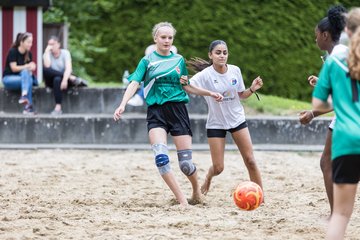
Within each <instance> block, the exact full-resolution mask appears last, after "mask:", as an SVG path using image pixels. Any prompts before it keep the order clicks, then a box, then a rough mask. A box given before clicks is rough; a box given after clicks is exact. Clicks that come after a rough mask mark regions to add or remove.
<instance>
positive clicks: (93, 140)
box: [0, 113, 331, 145]
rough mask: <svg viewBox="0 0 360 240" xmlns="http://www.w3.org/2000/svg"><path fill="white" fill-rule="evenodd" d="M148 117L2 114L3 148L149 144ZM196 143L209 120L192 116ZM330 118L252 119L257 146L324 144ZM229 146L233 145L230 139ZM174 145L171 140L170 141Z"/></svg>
mask: <svg viewBox="0 0 360 240" xmlns="http://www.w3.org/2000/svg"><path fill="white" fill-rule="evenodd" d="M145 118H146V116H145V114H141V113H127V114H124V117H123V119H122V120H121V121H119V122H114V120H113V119H112V114H64V115H61V116H59V117H53V116H51V115H49V114H39V115H35V116H24V115H22V114H0V144H70V145H71V144H74V145H78V144H103V145H104V144H110V145H111V144H147V143H148V137H147V128H146V120H145ZM190 119H191V125H192V131H193V143H194V144H206V143H207V138H206V130H205V123H206V116H205V115H202V114H190ZM330 120H331V119H330V118H319V119H315V120H314V121H313V122H312V123H311V124H309V125H307V126H303V125H300V124H299V121H298V119H297V118H295V117H262V118H254V117H248V118H247V121H248V125H249V130H250V133H251V137H252V141H253V143H254V144H277V145H279V144H294V145H297V144H300V145H322V144H324V140H325V135H326V131H327V129H328V125H329V123H330ZM227 142H228V143H232V140H231V138H230V135H229V134H228V135H227ZM169 143H171V138H169Z"/></svg>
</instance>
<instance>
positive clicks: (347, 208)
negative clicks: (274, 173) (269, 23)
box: [312, 8, 360, 240]
mask: <svg viewBox="0 0 360 240" xmlns="http://www.w3.org/2000/svg"><path fill="white" fill-rule="evenodd" d="M359 26H360V8H355V9H353V10H351V11H350V12H349V14H348V15H347V20H346V32H347V33H348V35H349V38H350V49H349V55H348V56H347V54H344V53H341V54H335V55H333V56H330V57H329V58H328V59H327V60H326V62H325V63H324V65H323V67H322V69H321V72H320V76H319V80H318V82H317V84H316V86H315V90H314V92H313V101H312V102H313V107H314V109H315V110H320V111H322V110H327V109H331V108H332V107H333V108H334V110H335V113H336V117H337V119H336V122H335V126H334V130H333V138H332V146H331V159H332V179H333V187H334V206H333V213H332V215H331V219H330V223H329V226H328V230H327V233H326V239H328V240H331V239H336V240H339V239H343V238H344V235H345V230H346V227H347V224H348V222H349V219H350V216H351V214H352V211H353V207H354V202H355V195H356V190H357V185H358V182H359V180H360V120H359V119H360V101H359V98H360V94H359V89H360V27H359ZM330 95H331V97H332V101H331V100H329V96H330Z"/></svg>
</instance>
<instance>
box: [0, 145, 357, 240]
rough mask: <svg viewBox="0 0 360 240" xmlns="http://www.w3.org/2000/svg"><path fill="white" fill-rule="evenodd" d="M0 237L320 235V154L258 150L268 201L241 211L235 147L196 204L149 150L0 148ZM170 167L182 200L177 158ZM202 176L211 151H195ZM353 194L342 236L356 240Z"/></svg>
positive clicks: (243, 174) (241, 174) (241, 173)
mask: <svg viewBox="0 0 360 240" xmlns="http://www.w3.org/2000/svg"><path fill="white" fill-rule="evenodd" d="M0 156H1V159H0V239H149V240H150V239H152V240H155V239H251V240H254V239H274V240H275V239H276V240H279V239H287V240H290V239H291V240H293V239H307V240H309V239H316V240H317V239H323V238H324V235H325V230H326V221H325V219H326V217H327V216H328V214H329V206H328V202H327V199H326V194H325V190H324V187H323V180H322V175H321V171H320V167H319V158H320V153H289V152H255V156H256V159H257V161H258V164H259V167H260V170H261V172H262V177H263V184H264V190H265V201H266V203H265V204H264V205H262V206H261V207H260V208H258V209H256V210H254V211H251V212H245V211H241V210H239V209H237V208H236V207H235V205H234V204H233V202H232V198H231V197H230V194H231V190H232V189H233V188H234V187H235V186H236V185H237V184H238V183H240V182H241V181H244V180H247V179H248V174H247V171H246V169H245V167H244V164H243V161H242V159H241V157H240V156H239V154H238V153H237V152H233V151H228V152H226V156H225V170H224V172H223V173H222V174H221V175H220V176H218V177H215V178H214V179H213V184H212V187H211V189H210V192H209V193H208V195H207V196H206V198H205V201H204V203H203V204H200V205H196V206H189V207H188V208H186V209H183V208H181V207H179V206H178V205H174V204H173V196H172V194H171V192H170V190H169V189H168V188H167V186H166V185H165V183H164V182H163V180H162V179H161V177H160V176H159V174H158V172H157V169H156V167H155V165H154V163H153V162H154V160H153V155H152V152H150V151H89V150H17V151H16V150H1V151H0ZM170 157H171V164H172V169H173V171H174V173H175V175H176V177H177V179H178V181H179V182H180V183H181V185H182V187H183V191H184V192H185V193H186V195H187V196H188V197H190V195H191V188H190V183H189V182H188V181H187V179H186V178H185V177H184V176H183V175H182V174H181V172H180V170H179V167H178V165H177V160H176V154H175V153H174V152H173V151H172V152H171V153H170ZM193 158H194V161H195V163H196V164H197V167H198V170H199V180H200V182H202V181H203V180H204V177H205V173H206V171H207V168H208V167H209V166H210V162H211V160H210V154H209V153H208V152H206V151H205V152H200V151H198V152H194V154H193ZM359 196H360V194H359V193H358V195H357V202H356V203H355V209H354V213H353V216H352V218H351V221H350V223H349V226H348V229H347V233H346V239H352V240H353V239H360V206H359V204H360V197H359Z"/></svg>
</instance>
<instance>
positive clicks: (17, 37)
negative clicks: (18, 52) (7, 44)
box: [11, 33, 23, 48]
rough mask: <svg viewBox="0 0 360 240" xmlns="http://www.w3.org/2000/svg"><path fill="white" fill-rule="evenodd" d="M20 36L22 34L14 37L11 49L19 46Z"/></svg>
mask: <svg viewBox="0 0 360 240" xmlns="http://www.w3.org/2000/svg"><path fill="white" fill-rule="evenodd" d="M22 35H23V33H18V34H17V35H16V39H15V42H13V44H12V45H11V47H12V48H18V47H19V46H20V42H21V38H22Z"/></svg>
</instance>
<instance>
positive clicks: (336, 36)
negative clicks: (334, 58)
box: [299, 6, 348, 215]
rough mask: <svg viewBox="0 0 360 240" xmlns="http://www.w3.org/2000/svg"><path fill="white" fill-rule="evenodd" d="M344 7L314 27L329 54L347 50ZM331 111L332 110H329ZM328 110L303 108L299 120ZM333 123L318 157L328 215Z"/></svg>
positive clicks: (314, 79) (312, 82)
mask: <svg viewBox="0 0 360 240" xmlns="http://www.w3.org/2000/svg"><path fill="white" fill-rule="evenodd" d="M345 12H346V9H345V8H343V7H342V6H334V7H331V8H330V9H329V11H328V14H327V17H325V18H323V19H322V20H321V21H320V22H319V23H318V25H317V26H316V29H315V41H316V44H317V45H318V47H319V48H320V50H323V51H326V52H327V54H328V55H329V56H331V55H334V54H339V53H344V52H347V51H348V47H347V46H345V45H343V44H339V41H340V35H341V32H342V31H343V30H344V27H345V17H344V15H343V14H344V13H345ZM317 80H318V78H317V77H316V76H313V75H312V76H310V77H309V78H308V81H309V84H310V85H311V86H313V87H314V86H315V84H316V82H317ZM329 111H332V110H329ZM329 111H325V112H322V111H315V110H305V111H302V112H301V113H300V115H299V120H300V123H301V124H304V125H306V124H308V123H310V122H311V120H312V119H314V118H315V117H317V116H320V115H322V114H325V113H327V112H329ZM334 124H335V117H334V118H333V120H332V122H331V124H330V125H329V129H328V131H327V134H326V140H325V146H324V150H323V152H322V155H321V158H320V168H321V171H322V174H323V177H324V184H325V190H326V194H327V197H328V199H329V204H330V211H331V212H330V215H331V213H332V210H333V185H332V184H333V183H332V173H331V138H332V129H333V127H334Z"/></svg>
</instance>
